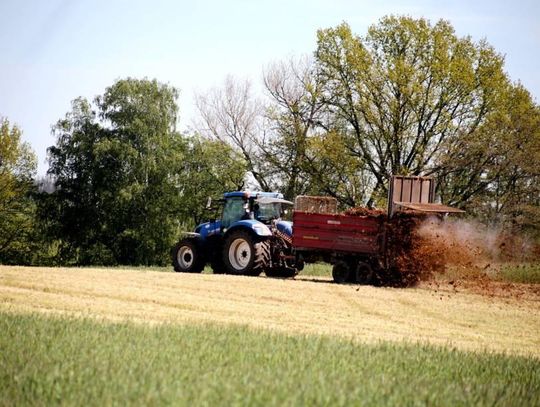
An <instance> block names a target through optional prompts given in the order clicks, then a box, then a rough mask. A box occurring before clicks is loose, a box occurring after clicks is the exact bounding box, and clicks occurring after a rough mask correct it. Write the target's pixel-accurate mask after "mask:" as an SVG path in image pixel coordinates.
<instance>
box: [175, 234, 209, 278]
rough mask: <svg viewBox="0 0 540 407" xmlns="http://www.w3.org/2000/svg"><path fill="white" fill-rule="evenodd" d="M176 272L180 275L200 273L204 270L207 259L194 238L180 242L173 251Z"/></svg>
mask: <svg viewBox="0 0 540 407" xmlns="http://www.w3.org/2000/svg"><path fill="white" fill-rule="evenodd" d="M172 264H173V267H174V271H177V272H180V273H200V272H201V271H203V269H204V264H205V259H204V256H203V253H202V250H201V244H200V243H199V242H197V240H196V239H193V238H185V239H182V240H180V241H179V242H178V243H177V244H176V246H174V248H173V250H172Z"/></svg>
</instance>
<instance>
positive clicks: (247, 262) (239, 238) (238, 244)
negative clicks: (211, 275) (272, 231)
mask: <svg viewBox="0 0 540 407" xmlns="http://www.w3.org/2000/svg"><path fill="white" fill-rule="evenodd" d="M223 263H224V265H225V270H226V271H227V272H228V273H230V274H236V275H248V276H258V275H259V274H261V273H262V272H263V271H264V270H266V269H267V268H268V266H269V263H270V242H269V241H268V240H265V239H258V238H256V237H255V236H253V235H252V234H251V233H249V232H246V231H243V230H238V231H234V232H232V233H231V234H230V235H229V236H228V237H227V238H226V239H225V244H224V245H223Z"/></svg>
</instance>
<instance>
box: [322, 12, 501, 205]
mask: <svg viewBox="0 0 540 407" xmlns="http://www.w3.org/2000/svg"><path fill="white" fill-rule="evenodd" d="M316 59H317V62H318V66H319V70H320V75H322V77H323V78H324V80H323V82H324V83H325V91H324V93H325V95H324V97H325V102H326V103H327V104H328V105H329V106H330V107H331V109H332V111H333V113H334V114H335V116H336V117H337V118H339V119H341V120H343V121H344V122H345V124H346V126H345V127H344V128H343V130H342V131H343V132H344V134H346V137H347V141H346V147H347V149H348V151H349V152H350V154H352V155H353V156H356V157H358V159H359V160H361V161H362V162H363V163H365V165H366V166H367V167H368V168H369V170H370V172H371V174H372V176H373V177H374V179H375V181H376V183H375V186H374V194H373V196H372V199H371V201H373V199H375V198H376V197H377V196H384V195H385V193H386V190H387V185H388V180H389V177H390V175H391V174H411V175H420V174H426V175H429V174H436V173H437V172H439V171H440V170H441V166H440V163H441V156H442V155H443V154H445V153H446V152H448V151H452V150H454V149H455V148H459V147H458V146H459V145H460V143H461V140H462V139H463V138H466V137H469V136H470V135H472V134H474V133H475V132H476V131H477V130H478V128H479V127H480V126H481V125H482V124H483V123H485V121H486V120H487V118H488V117H489V116H490V114H492V113H493V112H494V111H495V110H496V109H497V107H498V106H499V101H500V98H501V95H502V94H503V93H504V90H505V86H506V85H507V83H508V79H507V77H506V75H505V73H504V72H503V69H502V66H503V58H502V57H501V56H500V55H499V54H497V53H496V52H495V50H494V49H493V48H492V47H491V46H490V45H489V44H487V43H486V42H484V41H481V42H479V43H475V42H473V41H472V40H471V39H470V38H469V37H464V38H459V37H458V36H457V35H456V34H455V32H454V30H453V28H452V26H451V25H450V24H449V23H448V22H446V21H442V20H441V21H439V22H437V23H436V24H435V25H431V24H430V23H429V21H427V20H425V19H413V18H410V17H394V16H390V17H385V18H383V19H382V20H381V21H380V22H379V23H378V24H376V25H374V26H372V27H370V28H369V30H368V34H367V35H366V36H365V37H364V38H362V37H359V36H356V35H354V34H353V33H352V32H351V29H350V28H349V26H348V25H347V24H341V25H339V26H337V27H336V28H330V29H326V30H320V31H319V32H318V46H317V51H316Z"/></svg>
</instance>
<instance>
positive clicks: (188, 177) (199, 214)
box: [178, 136, 246, 229]
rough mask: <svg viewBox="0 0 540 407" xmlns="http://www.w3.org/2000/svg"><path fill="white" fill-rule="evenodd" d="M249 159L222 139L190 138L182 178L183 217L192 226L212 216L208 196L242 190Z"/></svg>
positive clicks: (219, 195) (187, 142) (180, 180)
mask: <svg viewBox="0 0 540 407" xmlns="http://www.w3.org/2000/svg"><path fill="white" fill-rule="evenodd" d="M245 174H246V163H245V161H244V160H243V159H242V158H241V157H240V156H239V154H237V153H236V152H235V151H234V150H233V149H232V148H231V147H230V146H229V145H228V144H225V143H224V142H222V141H219V140H218V141H214V140H208V139H203V138H200V137H198V136H193V137H190V138H187V140H186V153H185V157H184V160H183V163H182V173H181V178H182V179H179V180H178V182H179V185H181V188H180V193H181V196H182V197H183V198H182V205H181V215H182V216H181V218H182V219H184V220H185V222H187V224H186V225H184V227H187V228H189V229H192V228H193V227H194V226H195V225H197V224H199V223H200V222H201V221H203V220H205V219H206V217H208V216H209V214H208V212H207V211H206V210H205V203H206V200H207V198H208V197H212V196H213V197H217V198H221V195H222V193H223V192H225V191H236V190H241V189H242V188H243V185H244V177H245Z"/></svg>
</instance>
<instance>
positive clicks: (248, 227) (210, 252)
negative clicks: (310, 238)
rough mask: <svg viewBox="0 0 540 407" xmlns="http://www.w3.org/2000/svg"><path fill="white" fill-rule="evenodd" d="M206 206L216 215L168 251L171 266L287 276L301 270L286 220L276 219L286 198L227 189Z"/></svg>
mask: <svg viewBox="0 0 540 407" xmlns="http://www.w3.org/2000/svg"><path fill="white" fill-rule="evenodd" d="M219 202H220V203H221V204H222V205H220V206H219V207H217V208H216V207H212V201H211V200H210V199H209V202H208V204H207V208H208V209H213V210H214V211H215V212H214V213H218V209H221V208H222V211H221V219H218V218H217V216H215V217H214V219H212V220H210V221H209V222H206V223H202V224H200V225H199V226H197V227H196V228H195V232H194V233H186V234H185V235H184V237H183V238H182V239H181V240H180V241H179V242H178V243H177V244H176V245H175V246H174V248H173V250H172V262H173V266H174V270H175V271H178V272H184V273H200V272H201V271H202V270H203V269H204V267H205V265H206V264H208V263H209V264H210V266H211V267H212V270H213V271H214V273H228V274H236V275H248V276H258V275H259V274H261V273H263V272H264V273H265V274H266V275H267V276H270V277H293V276H295V275H296V274H297V272H298V270H299V269H301V268H302V267H301V265H299V264H297V263H298V262H296V259H295V256H294V253H293V250H292V222H288V221H285V220H282V219H281V218H282V216H283V214H284V212H285V211H284V206H285V205H292V202H289V201H286V200H284V199H283V195H282V194H279V193H274V192H244V191H236V192H227V193H225V194H224V195H223V199H220V200H219Z"/></svg>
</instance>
